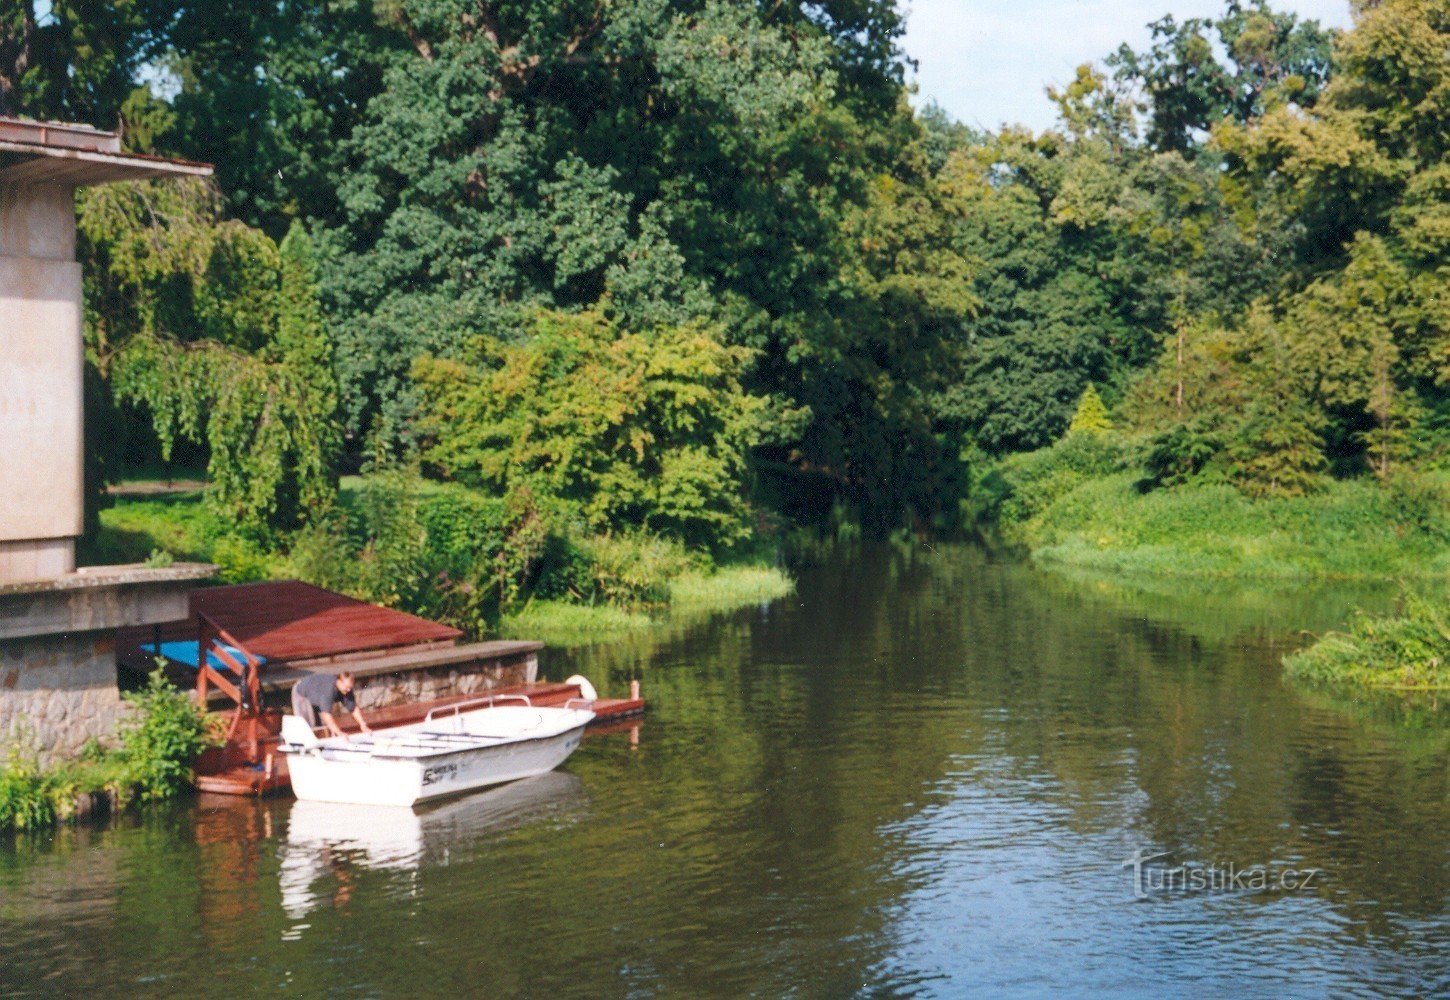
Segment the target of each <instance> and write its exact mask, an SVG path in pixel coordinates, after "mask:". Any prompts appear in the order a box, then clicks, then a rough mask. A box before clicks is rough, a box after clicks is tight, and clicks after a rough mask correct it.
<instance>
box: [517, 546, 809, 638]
mask: <svg viewBox="0 0 1450 1000" xmlns="http://www.w3.org/2000/svg"><path fill="white" fill-rule="evenodd" d="M794 589H795V587H794V584H793V583H792V582H791V579H790V577H789V576H787V575H786V574H785V573H784V572H782V571H781V570H779V569H777V568H775V567H774V566H764V565H738V566H723V567H718V568H715V569H712V570H710V571H708V572H692V573H686V574H683V575H681V576H679V577H677V578H676V579H674V580H672V581H670V583H669V599H668V601H667V602H665V603H664V604H660V605H655V606H653V607H652V608H634V609H628V608H622V607H616V606H613V605H608V604H605V605H581V604H571V603H568V602H565V601H532V602H529V603H528V604H525V605H524V606H523V607H522V608H520V609H519V610H518V611H517V612H514V613H511V614H508V615H505V616H504V618H503V620H502V622H501V623H500V625H499V631H500V634H502V635H504V636H507V637H510V638H531V639H539V640H542V641H544V642H547V643H549V644H551V645H558V646H573V645H579V644H581V643H586V642H594V641H598V640H600V639H609V638H616V637H619V636H622V635H627V634H629V633H631V632H637V631H639V630H641V629H649V628H653V627H656V626H658V625H660V624H661V623H662V622H664V621H665V620H670V621H673V620H677V619H678V618H680V617H681V616H687V617H693V616H695V615H702V614H711V613H714V612H722V611H733V610H735V609H736V608H742V607H748V606H750V605H752V604H759V603H761V602H763V601H772V600H775V599H776V598H779V597H784V596H786V595H787V594H789V593H791V592H792V591H793V590H794Z"/></svg>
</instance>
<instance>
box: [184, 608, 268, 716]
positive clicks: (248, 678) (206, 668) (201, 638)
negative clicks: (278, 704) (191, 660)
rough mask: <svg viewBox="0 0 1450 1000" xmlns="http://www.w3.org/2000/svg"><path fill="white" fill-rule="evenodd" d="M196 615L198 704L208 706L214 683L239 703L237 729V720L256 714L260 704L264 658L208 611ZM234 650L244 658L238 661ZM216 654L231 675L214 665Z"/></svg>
mask: <svg viewBox="0 0 1450 1000" xmlns="http://www.w3.org/2000/svg"><path fill="white" fill-rule="evenodd" d="M196 618H197V636H196V654H197V655H196V658H197V668H196V697H197V704H198V705H202V706H205V705H206V695H207V690H208V689H209V688H212V687H215V688H217V689H218V690H219V691H221V692H222V693H224V694H225V695H226V696H227V697H229V698H231V699H232V701H234V702H236V703H237V717H236V719H234V720H233V722H232V728H233V729H234V730H235V728H236V723H237V721H238V720H240V719H241V718H242V716H244V715H253V716H254V715H256V714H257V711H258V710H259V709H260V707H261V704H262V680H261V672H262V660H261V658H260V657H258V656H257V655H256V654H254V653H252V652H250V651H249V650H248V649H247V647H245V646H243V645H242V644H241V643H240V642H239V641H237V638H236V637H235V636H233V635H232V634H231V633H229V632H228V631H227V630H226V629H224V628H222V627H221V626H220V625H218V624H217V623H216V622H214V621H212V620H211V619H210V618H209V617H207V616H206V615H205V614H198V615H197V616H196ZM228 647H230V648H228ZM232 650H236V651H237V652H238V653H240V654H241V657H242V661H241V662H238V660H237V657H236V656H234V655H233V653H232ZM213 656H215V657H216V658H217V659H218V660H220V661H221V662H222V664H223V665H224V666H226V668H227V669H228V670H230V671H231V672H232V675H233V676H232V677H227V676H225V675H223V674H222V672H221V671H219V670H217V669H216V668H215V667H213V666H212V665H211V660H212V657H213Z"/></svg>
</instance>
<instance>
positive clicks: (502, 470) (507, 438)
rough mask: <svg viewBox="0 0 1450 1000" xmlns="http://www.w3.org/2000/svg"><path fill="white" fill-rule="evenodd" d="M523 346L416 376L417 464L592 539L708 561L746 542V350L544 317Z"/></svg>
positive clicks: (582, 317) (753, 416)
mask: <svg viewBox="0 0 1450 1000" xmlns="http://www.w3.org/2000/svg"><path fill="white" fill-rule="evenodd" d="M532 333H533V336H532V337H531V338H530V339H529V340H528V341H527V342H526V343H525V344H522V345H514V344H502V343H497V342H493V341H484V342H481V343H480V345H479V354H480V355H481V356H480V357H479V359H478V364H476V365H467V364H462V363H460V362H457V361H452V360H440V359H423V360H421V361H419V362H418V363H417V365H415V367H414V376H415V378H416V380H417V382H418V385H419V388H420V390H421V393H422V397H423V401H424V420H423V427H424V430H425V432H426V433H427V434H428V436H429V437H428V447H427V449H426V450H425V457H426V459H427V461H429V462H431V463H433V466H434V467H435V468H437V469H438V470H441V471H442V472H443V473H444V474H446V475H447V476H449V477H451V478H454V479H457V480H458V481H459V482H463V483H467V484H469V485H472V486H477V487H482V488H485V489H487V490H489V491H492V492H495V493H498V494H500V495H511V494H514V493H517V492H519V491H520V488H527V489H528V490H529V491H531V492H532V493H533V494H534V495H536V496H538V497H540V498H544V497H547V498H552V499H557V500H560V501H563V502H564V503H566V504H568V505H569V506H570V507H571V508H572V509H573V510H576V511H578V513H579V515H580V516H581V517H582V518H583V520H584V521H585V523H586V524H587V525H588V526H589V528H590V529H591V530H594V531H601V532H610V531H620V530H635V529H640V528H643V529H644V530H647V531H650V532H656V533H662V534H668V535H670V536H672V537H675V538H679V539H681V540H683V541H685V542H687V543H689V544H692V545H694V546H696V547H702V548H715V549H720V548H728V547H730V546H731V545H733V544H734V543H736V542H739V541H741V540H743V539H744V538H745V537H746V536H747V534H748V533H749V528H750V518H749V508H748V506H747V505H746V503H745V501H744V488H743V487H744V480H745V471H746V469H745V455H746V449H748V448H749V447H750V446H751V444H752V443H754V441H755V440H756V439H757V438H758V437H759V435H760V432H761V431H762V429H763V428H762V425H763V422H764V417H763V414H764V402H763V400H761V399H759V398H757V397H755V396H751V395H749V394H747V393H746V392H745V390H744V389H743V388H742V386H741V382H740V379H741V375H742V373H743V371H744V368H745V364H746V361H747V359H748V357H749V352H748V351H746V350H745V349H743V348H740V347H732V346H727V345H726V344H725V343H724V342H723V339H722V337H721V335H720V333H719V331H717V330H714V329H711V328H708V327H704V326H699V325H692V324H686V325H683V326H679V327H672V328H666V329H659V330H655V331H652V332H651V333H649V334H648V335H645V334H640V333H632V332H627V331H623V330H620V329H618V328H616V327H615V325H614V324H613V323H612V322H611V321H610V320H609V319H607V318H606V317H605V316H604V315H603V314H602V313H600V312H586V313H578V314H572V313H541V314H540V315H539V316H538V317H536V321H535V327H534V330H533V331H532Z"/></svg>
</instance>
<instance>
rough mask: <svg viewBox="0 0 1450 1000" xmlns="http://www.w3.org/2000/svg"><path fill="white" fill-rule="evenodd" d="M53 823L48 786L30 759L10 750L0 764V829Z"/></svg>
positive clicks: (32, 826) (29, 827)
mask: <svg viewBox="0 0 1450 1000" xmlns="http://www.w3.org/2000/svg"><path fill="white" fill-rule="evenodd" d="M54 822H55V805H54V803H53V802H52V801H51V797H50V786H49V783H48V782H47V781H46V779H45V776H44V775H43V774H42V773H41V772H40V769H39V767H37V766H36V764H35V762H34V761H33V760H29V759H27V758H25V757H24V756H22V755H21V753H20V751H19V750H16V749H12V750H11V751H10V755H9V757H8V758H7V759H6V761H5V765H4V766H3V767H0V829H5V828H7V827H9V828H13V829H17V830H34V829H37V828H39V827H42V826H49V825H50V824H51V823H54Z"/></svg>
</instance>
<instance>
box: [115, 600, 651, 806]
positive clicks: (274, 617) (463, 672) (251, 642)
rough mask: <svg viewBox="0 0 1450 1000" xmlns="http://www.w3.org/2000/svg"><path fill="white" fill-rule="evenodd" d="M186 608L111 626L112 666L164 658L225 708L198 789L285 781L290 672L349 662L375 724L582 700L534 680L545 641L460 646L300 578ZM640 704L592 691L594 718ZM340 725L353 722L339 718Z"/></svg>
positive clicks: (607, 719) (570, 689) (614, 717)
mask: <svg viewBox="0 0 1450 1000" xmlns="http://www.w3.org/2000/svg"><path fill="white" fill-rule="evenodd" d="M188 607H189V611H190V616H189V617H188V618H187V619H184V620H181V621H175V622H168V623H165V624H162V625H155V626H150V627H146V628H134V629H123V630H121V632H119V633H118V635H117V648H116V654H117V664H118V666H119V667H120V668H121V669H123V670H128V671H131V672H132V673H133V674H138V675H143V676H144V675H145V674H147V673H149V672H150V671H151V670H153V669H154V668H155V665H156V661H157V657H158V654H160V655H161V657H162V659H163V661H164V663H165V670H166V673H167V676H168V677H170V678H171V679H172V680H173V681H175V682H176V683H177V684H178V685H180V686H183V687H186V686H194V687H195V690H196V695H197V698H198V700H199V701H200V703H201V704H202V705H204V706H206V707H208V708H210V709H218V710H222V711H226V710H231V717H230V728H229V729H228V732H227V740H226V743H225V745H223V746H221V747H217V748H214V749H212V750H208V751H207V752H206V753H204V754H203V755H202V756H201V758H200V759H199V760H198V761H197V764H196V768H195V777H196V784H197V787H198V788H199V789H201V790H203V791H209V792H220V793H223V794H229V795H270V794H276V793H280V792H282V791H285V790H287V789H289V788H290V787H291V782H290V780H289V778H288V775H287V759H286V755H285V754H281V753H278V752H277V746H278V743H279V739H278V736H279V734H280V732H281V728H282V714H283V710H284V709H285V708H287V707H288V706H289V703H290V692H291V689H292V688H293V686H295V685H296V684H297V682H298V681H300V680H302V679H303V678H304V677H307V676H309V675H311V674H315V673H324V674H334V675H335V674H339V673H342V672H343V671H348V672H350V673H352V674H353V675H354V677H356V678H357V682H358V683H357V687H356V688H355V692H356V695H357V700H358V707H359V708H360V709H361V710H362V712H363V714H364V716H365V717H366V718H367V719H368V724H369V725H370V726H373V727H374V728H384V727H388V726H397V725H407V724H409V723H413V722H421V721H422V720H423V718H424V716H426V715H427V714H428V712H429V711H432V710H434V709H438V708H444V707H447V706H449V705H453V704H458V703H460V702H465V701H470V700H476V699H479V698H482V697H487V696H489V695H494V694H522V695H527V696H528V697H529V699H530V700H531V701H532V702H533V703H534V704H536V705H540V706H554V705H562V704H563V703H564V702H566V701H568V700H569V699H570V698H578V697H580V696H581V691H580V689H579V686H578V685H577V684H568V683H563V684H559V683H554V684H550V683H547V682H540V681H538V680H537V673H538V654H539V651H540V650H542V649H543V643H540V642H529V641H518V640H510V641H495V642H473V643H460V642H459V639H460V638H461V637H462V635H463V633H461V632H460V631H458V630H457V629H454V628H450V627H448V626H446V625H440V624H438V623H437V622H431V621H428V620H427V619H424V618H419V617H417V616H416V615H410V614H405V613H404V612H401V611H395V610H392V609H390V608H381V607H377V606H376V605H372V604H368V603H366V602H364V601H359V600H356V599H354V598H351V597H347V596H346V595H343V594H335V593H333V592H331V591H328V590H324V589H322V588H321V587H314V586H312V585H311V584H306V583H302V582H300V581H297V580H283V581H277V582H272V583H253V584H236V585H233V586H229V587H209V588H201V589H197V590H193V591H192V592H191V594H190V595H189V601H188ZM643 710H644V701H643V700H642V699H640V698H638V697H633V698H615V699H598V700H597V701H595V703H594V711H595V716H596V720H595V721H596V722H598V723H617V722H618V721H619V720H621V719H626V718H628V717H629V716H631V715H636V714H638V713H640V712H642V711H643ZM338 719H339V722H340V724H341V725H342V726H343V729H344V730H347V729H348V728H349V727H351V726H353V722H352V719H351V718H349V717H346V716H339V717H338Z"/></svg>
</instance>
